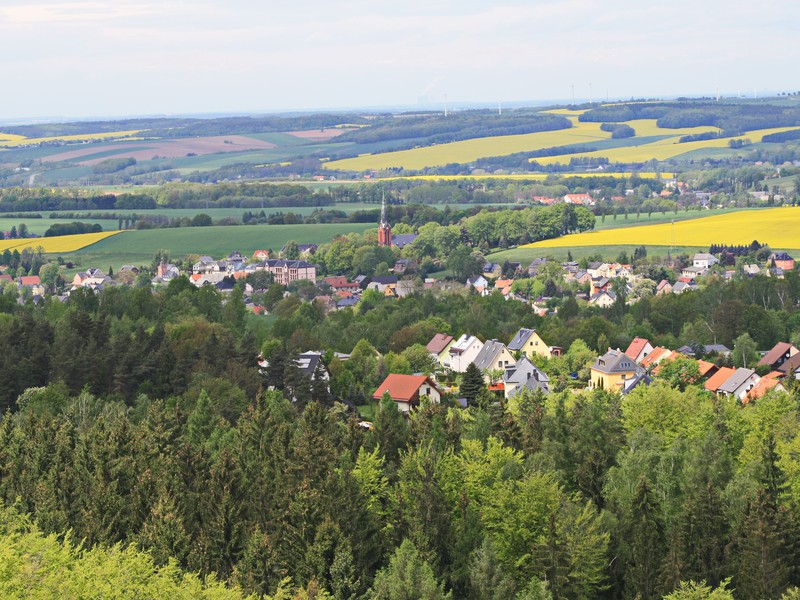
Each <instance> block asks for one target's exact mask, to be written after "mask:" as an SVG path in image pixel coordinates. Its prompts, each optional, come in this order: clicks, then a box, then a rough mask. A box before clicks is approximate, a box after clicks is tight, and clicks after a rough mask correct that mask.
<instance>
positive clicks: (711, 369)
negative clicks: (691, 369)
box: [697, 360, 719, 379]
mask: <svg viewBox="0 0 800 600" xmlns="http://www.w3.org/2000/svg"><path fill="white" fill-rule="evenodd" d="M697 367H698V369H699V370H700V378H701V379H710V378H711V377H713V376H714V373H716V372H717V371H719V367H718V366H717V365H715V364H714V363H710V362H706V361H704V360H698V361H697Z"/></svg>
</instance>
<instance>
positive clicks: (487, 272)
mask: <svg viewBox="0 0 800 600" xmlns="http://www.w3.org/2000/svg"><path fill="white" fill-rule="evenodd" d="M502 274H503V266H502V265H501V264H499V263H493V262H487V263H486V264H485V265H483V276H484V277H489V278H491V279H495V278H496V277H500V275H502Z"/></svg>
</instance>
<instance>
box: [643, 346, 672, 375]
mask: <svg viewBox="0 0 800 600" xmlns="http://www.w3.org/2000/svg"><path fill="white" fill-rule="evenodd" d="M670 354H672V350H669V349H668V348H662V347H661V346H657V347H656V348H654V349H653V351H652V352H651V353H650V354H648V355H647V356H645V357H644V358H643V359H642V361H641V362H640V363H639V364H640V365H641V366H642V367H644V368H645V369H650V368H652V367H655V366H656V365H657V364H658V363H660V362H661V361H662V360H664V359H665V358H668V357H669V356H670Z"/></svg>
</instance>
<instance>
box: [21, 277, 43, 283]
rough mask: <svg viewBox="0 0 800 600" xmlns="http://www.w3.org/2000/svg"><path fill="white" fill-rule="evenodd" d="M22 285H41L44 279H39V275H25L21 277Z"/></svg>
mask: <svg viewBox="0 0 800 600" xmlns="http://www.w3.org/2000/svg"><path fill="white" fill-rule="evenodd" d="M20 281H21V282H22V285H39V284H41V283H42V280H41V279H39V276H38V275H23V276H22V277H21V278H20Z"/></svg>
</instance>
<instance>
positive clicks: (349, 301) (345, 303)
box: [336, 296, 361, 310]
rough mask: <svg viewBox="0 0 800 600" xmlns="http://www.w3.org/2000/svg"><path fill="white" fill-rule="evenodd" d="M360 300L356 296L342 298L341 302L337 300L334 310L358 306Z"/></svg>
mask: <svg viewBox="0 0 800 600" xmlns="http://www.w3.org/2000/svg"><path fill="white" fill-rule="evenodd" d="M360 300H361V298H358V297H356V296H350V297H348V298H342V299H341V300H337V301H336V309H337V310H338V309H342V308H352V307H353V306H355V305H356V304H358V303H359V301H360Z"/></svg>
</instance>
